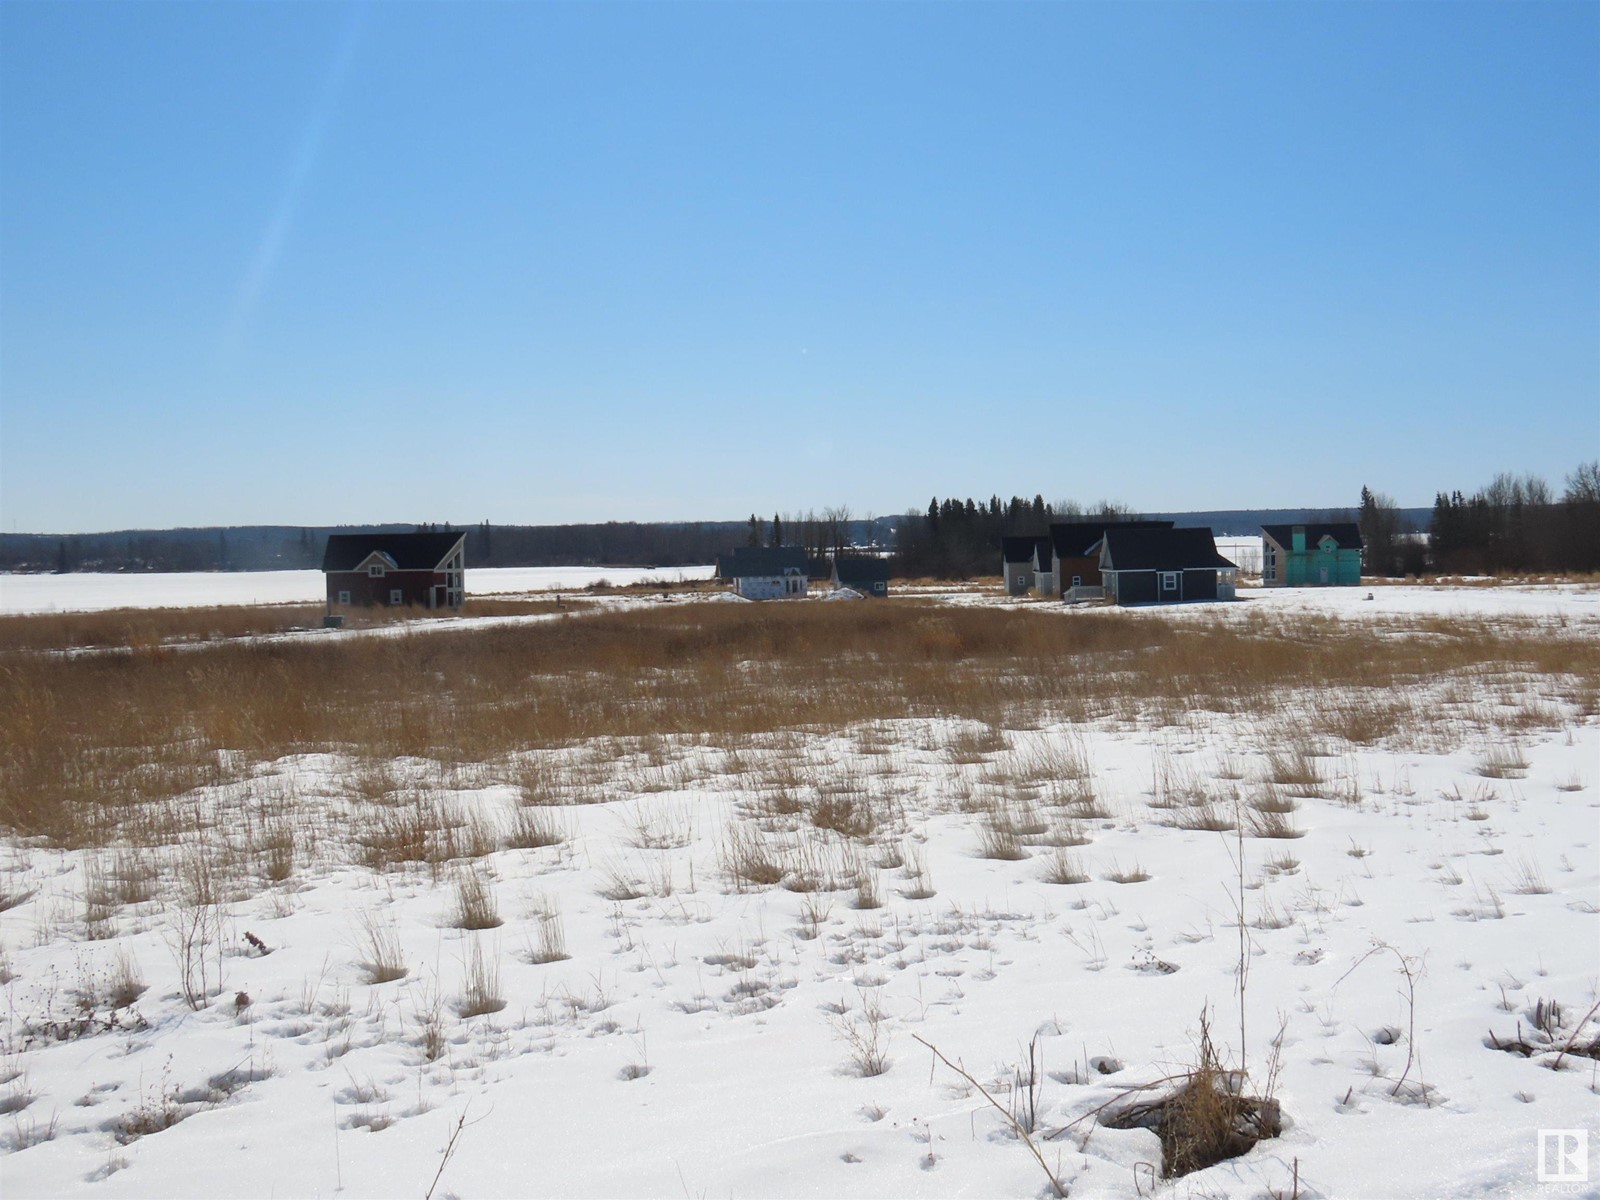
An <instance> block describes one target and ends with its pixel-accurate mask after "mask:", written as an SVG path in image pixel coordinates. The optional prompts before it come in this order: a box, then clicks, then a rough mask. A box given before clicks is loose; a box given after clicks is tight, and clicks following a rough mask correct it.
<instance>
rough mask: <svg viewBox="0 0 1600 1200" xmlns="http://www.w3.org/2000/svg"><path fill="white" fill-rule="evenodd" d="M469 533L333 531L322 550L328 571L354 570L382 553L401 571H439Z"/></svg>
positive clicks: (324, 563) (323, 564)
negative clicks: (373, 556) (374, 555)
mask: <svg viewBox="0 0 1600 1200" xmlns="http://www.w3.org/2000/svg"><path fill="white" fill-rule="evenodd" d="M466 537H467V535H466V534H465V533H330V534H329V535H328V545H327V547H326V548H325V549H324V550H323V552H322V569H323V570H324V571H354V570H355V569H356V568H357V567H359V566H360V565H361V564H362V563H363V562H365V561H366V560H367V559H368V558H370V557H372V555H373V554H381V555H383V556H384V557H385V558H387V559H388V560H389V561H390V562H392V563H393V564H394V569H395V570H397V571H436V570H438V569H439V565H440V564H441V563H442V562H444V560H445V559H447V558H449V557H450V555H451V554H452V553H453V552H454V551H455V548H456V547H457V546H459V545H461V543H462V542H464V541H465V540H466Z"/></svg>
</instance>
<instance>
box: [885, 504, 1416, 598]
mask: <svg viewBox="0 0 1600 1200" xmlns="http://www.w3.org/2000/svg"><path fill="white" fill-rule="evenodd" d="M1363 495H1364V496H1365V495H1366V493H1365V492H1363ZM1427 516H1428V510H1427V509H1425V508H1414V509H1403V508H1395V507H1393V503H1392V501H1391V502H1389V507H1388V508H1387V509H1385V510H1384V513H1383V517H1384V519H1385V520H1386V521H1388V522H1390V524H1391V525H1392V527H1393V529H1394V531H1395V533H1394V536H1395V537H1396V538H1398V537H1399V536H1400V535H1401V532H1402V531H1410V530H1415V529H1417V528H1418V527H1419V526H1420V525H1421V523H1422V522H1424V521H1426V520H1427ZM1141 518H1148V519H1154V520H1169V521H1171V522H1173V524H1175V525H1180V526H1207V527H1209V528H1210V529H1211V531H1212V532H1213V533H1215V534H1216V535H1217V536H1218V537H1228V536H1233V537H1253V536H1259V535H1260V533H1261V527H1262V526H1263V525H1298V524H1304V523H1307V522H1313V521H1354V520H1356V519H1357V517H1356V514H1355V512H1353V511H1352V510H1349V509H1345V510H1329V509H1310V508H1235V509H1214V510H1210V511H1206V512H1152V513H1139V512H1134V511H1133V510H1132V509H1130V508H1129V507H1128V506H1127V505H1125V504H1117V503H1113V502H1111V501H1108V500H1101V501H1098V502H1096V503H1094V504H1090V505H1082V504H1079V503H1077V502H1076V501H1074V500H1055V501H1049V502H1047V501H1046V500H1045V498H1044V497H1043V496H1042V495H1036V496H1034V498H1033V499H1032V500H1028V499H1025V498H1024V497H1022V496H1013V497H1011V499H1010V500H1004V501H1003V500H1001V499H1000V497H999V496H990V497H989V499H988V500H987V501H976V500H973V499H972V498H970V497H968V498H967V499H965V500H960V499H956V498H955V497H949V498H947V499H944V500H941V499H939V498H938V497H937V496H935V497H934V498H933V499H932V500H931V501H929V503H928V508H927V511H925V512H917V513H908V514H906V515H905V516H904V517H901V518H899V519H898V525H897V527H896V529H897V533H896V538H895V554H894V561H895V571H896V573H897V574H899V575H902V576H906V577H910V578H915V577H918V576H932V577H934V578H940V579H955V578H966V577H968V576H971V575H994V574H996V573H998V572H999V570H1000V539H1001V538H1003V537H1038V536H1041V535H1043V534H1045V533H1048V532H1049V529H1050V526H1051V524H1052V523H1054V522H1057V521H1090V520H1096V521H1125V520H1134V519H1141Z"/></svg>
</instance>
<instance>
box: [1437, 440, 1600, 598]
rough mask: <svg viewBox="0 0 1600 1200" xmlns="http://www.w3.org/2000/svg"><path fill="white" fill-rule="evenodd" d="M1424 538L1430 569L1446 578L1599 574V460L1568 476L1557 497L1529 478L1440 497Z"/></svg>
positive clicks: (1504, 478)
mask: <svg viewBox="0 0 1600 1200" xmlns="http://www.w3.org/2000/svg"><path fill="white" fill-rule="evenodd" d="M1428 533H1429V538H1428V543H1429V544H1428V553H1429V557H1430V559H1431V560H1432V562H1433V565H1434V567H1435V569H1437V570H1440V571H1448V572H1451V573H1453V574H1465V575H1494V574H1507V573H1511V574H1515V573H1518V572H1523V571H1547V572H1563V573H1568V572H1588V571H1600V460H1597V461H1593V462H1587V463H1583V464H1582V465H1580V466H1579V467H1578V469H1577V470H1575V471H1573V473H1572V474H1571V475H1568V476H1567V479H1566V488H1565V490H1564V491H1563V492H1562V494H1561V496H1560V497H1559V498H1557V497H1556V495H1555V493H1554V492H1553V491H1552V490H1551V488H1550V485H1549V484H1548V483H1546V482H1545V481H1544V480H1543V479H1540V478H1539V477H1538V476H1535V475H1522V476H1518V475H1510V474H1500V475H1497V476H1495V478H1494V480H1493V481H1492V482H1491V483H1490V484H1489V485H1488V486H1487V487H1485V488H1481V489H1479V490H1478V491H1476V492H1473V493H1472V494H1471V495H1470V496H1467V495H1463V494H1462V493H1461V492H1459V491H1454V492H1449V493H1445V492H1440V493H1439V494H1438V495H1437V496H1436V497H1435V499H1434V502H1433V517H1432V520H1431V521H1430V522H1429V524H1428Z"/></svg>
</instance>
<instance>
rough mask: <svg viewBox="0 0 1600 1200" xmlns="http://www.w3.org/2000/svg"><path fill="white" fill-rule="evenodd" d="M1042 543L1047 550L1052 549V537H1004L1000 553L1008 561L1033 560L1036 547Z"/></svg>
mask: <svg viewBox="0 0 1600 1200" xmlns="http://www.w3.org/2000/svg"><path fill="white" fill-rule="evenodd" d="M1041 543H1042V545H1043V548H1044V549H1045V550H1046V551H1048V550H1049V549H1050V539H1049V538H1046V537H1003V538H1001V539H1000V555H1001V557H1002V558H1003V559H1004V560H1005V561H1006V562H1008V563H1025V562H1032V561H1033V551H1034V548H1035V547H1036V546H1040V545H1041Z"/></svg>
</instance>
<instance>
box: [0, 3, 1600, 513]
mask: <svg viewBox="0 0 1600 1200" xmlns="http://www.w3.org/2000/svg"><path fill="white" fill-rule="evenodd" d="M1596 456H1600V5H1597V4H1595V3H1587V2H1586V3H1579V4H1571V5H1565V4H1554V3H1515V4H1474V3H1460V4H1443V3H1383V4H1356V3H1343V4H1327V5H1324V4H1314V3H1307V4H1230V3H1218V4H1199V3H1191V4H1160V3H1147V4H1027V5H1009V4H982V5H978V4H973V5H956V4H826V3H770V4H768V3H764V4H688V3H662V4H648V5H632V4H624V3H612V4H519V3H502V4H487V3H482V4H479V3H465V4H448V5H445V4H428V3H409V4H399V3H390V4H373V5H369V6H359V5H345V4H334V3H301V4H287V3H286V4H266V3H261V4H203V3H187V4H171V3H141V4H134V3H116V4H93V3H85V4H72V5H64V4H39V3H29V2H18V0H7V3H5V4H3V5H0V510H3V511H0V521H3V525H4V528H5V529H6V530H8V531H10V530H20V531H39V532H45V531H48V532H69V531H81V530H93V529H105V528H123V527H129V526H166V525H209V524H241V523H252V522H282V523H288V524H330V523H336V522H364V521H391V520H398V521H409V520H416V521H428V520H432V521H445V520H449V521H456V522H470V521H478V520H482V519H489V520H493V521H497V522H534V523H540V522H563V521H583V520H607V519H630V518H637V519H646V520H653V519H663V520H665V519H680V518H682V519H736V518H739V517H742V516H744V515H746V514H748V513H749V512H751V511H757V512H762V513H769V514H770V513H771V512H773V511H774V510H779V509H781V510H784V511H790V510H794V509H803V508H806V507H817V508H821V507H822V506H824V505H838V504H845V505H849V506H850V507H851V508H852V509H853V510H854V511H855V512H856V513H857V514H858V515H860V514H865V513H867V512H875V513H879V514H884V513H892V512H902V511H905V510H907V509H909V508H920V507H924V506H925V505H926V504H927V501H928V498H929V497H930V496H931V495H933V494H935V493H937V494H938V495H941V496H943V495H951V494H955V495H963V496H964V495H968V494H972V495H978V496H987V495H989V494H990V493H991V492H997V493H999V494H1001V495H1002V496H1007V495H1010V494H1012V493H1013V492H1018V493H1023V494H1027V495H1032V494H1033V493H1035V492H1042V493H1043V494H1044V495H1045V496H1046V498H1049V499H1055V498H1076V499H1078V500H1080V501H1084V502H1089V501H1093V500H1097V499H1101V498H1110V499H1115V500H1119V501H1122V502H1124V503H1127V504H1130V505H1132V506H1134V507H1135V508H1139V509H1144V510H1149V511H1156V510H1185V509H1204V508H1219V507H1266V506H1272V507H1277V506H1293V505H1308V506H1316V507H1323V506H1348V505H1353V504H1354V503H1355V502H1356V499H1357V497H1358V494H1359V491H1360V489H1361V487H1362V485H1363V484H1366V485H1369V486H1371V487H1373V488H1374V489H1377V490H1380V491H1384V492H1388V493H1390V494H1392V495H1394V496H1395V497H1397V498H1398V499H1399V500H1400V501H1401V502H1402V503H1405V504H1427V503H1430V502H1431V500H1432V498H1433V494H1434V492H1435V491H1436V490H1438V489H1440V488H1453V487H1460V488H1462V489H1471V488H1474V487H1477V486H1481V485H1482V484H1484V483H1487V482H1488V480H1489V479H1490V478H1491V477H1492V476H1493V475H1494V474H1495V473H1496V472H1498V471H1501V470H1513V471H1518V472H1523V471H1531V472H1535V473H1538V474H1541V475H1544V476H1545V477H1547V478H1548V479H1549V480H1550V482H1551V483H1552V484H1554V485H1555V486H1556V487H1557V490H1558V491H1559V488H1560V484H1561V479H1562V477H1563V476H1564V475H1565V474H1566V473H1567V472H1568V471H1570V470H1571V469H1572V468H1573V467H1574V466H1576V465H1577V463H1578V462H1580V461H1582V460H1584V459H1589V458H1594V457H1596Z"/></svg>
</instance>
